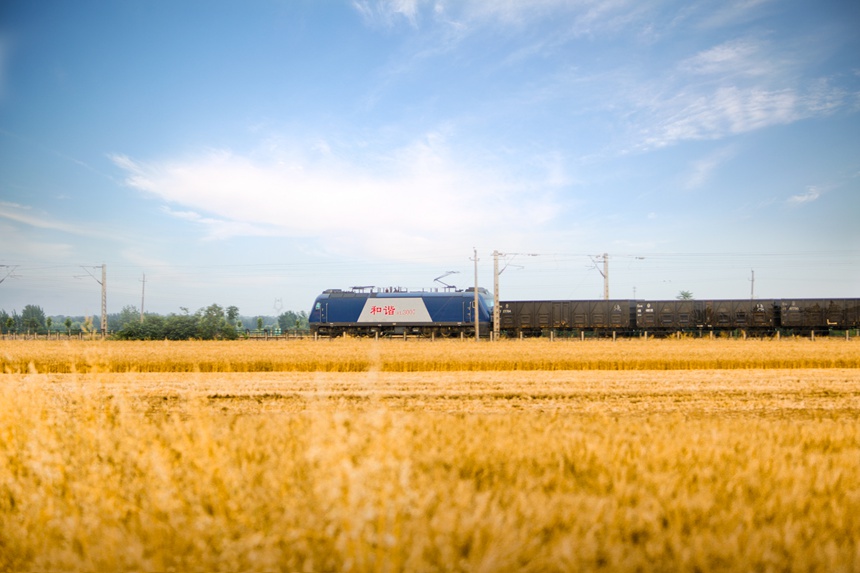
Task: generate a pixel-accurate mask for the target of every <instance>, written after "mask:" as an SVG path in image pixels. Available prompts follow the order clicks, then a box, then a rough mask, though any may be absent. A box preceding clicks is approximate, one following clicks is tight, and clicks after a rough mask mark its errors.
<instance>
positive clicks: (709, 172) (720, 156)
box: [684, 148, 735, 190]
mask: <svg viewBox="0 0 860 573" xmlns="http://www.w3.org/2000/svg"><path fill="white" fill-rule="evenodd" d="M734 155H735V153H734V150H733V149H732V148H723V149H719V150H717V151H716V152H714V153H711V154H709V155H707V156H706V157H703V158H702V159H699V160H697V161H694V162H693V164H692V165H691V169H690V173H689V174H688V175H687V177H686V181H685V183H684V187H685V188H686V189H688V190H692V189H698V188H700V187H702V186H704V185H705V184H706V183H707V182H708V181H709V180H710V179H711V177H712V176H713V174H714V172H715V171H716V170H717V169H718V168H719V167H720V166H721V165H722V164H723V163H725V162H726V161H728V160H729V159H731V158H732V157H734Z"/></svg>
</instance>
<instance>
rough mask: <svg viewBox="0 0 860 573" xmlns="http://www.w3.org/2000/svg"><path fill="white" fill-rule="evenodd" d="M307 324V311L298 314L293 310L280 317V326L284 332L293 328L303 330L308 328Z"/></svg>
mask: <svg viewBox="0 0 860 573" xmlns="http://www.w3.org/2000/svg"><path fill="white" fill-rule="evenodd" d="M307 324H308V314H307V313H306V312H305V311H301V312H299V313H296V312H294V311H292V310H287V311H285V312H283V313H281V314H280V316H278V326H280V327H281V330H282V331H286V330H290V329H293V328H295V329H296V330H301V329H302V328H307Z"/></svg>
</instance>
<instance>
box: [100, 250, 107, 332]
mask: <svg viewBox="0 0 860 573" xmlns="http://www.w3.org/2000/svg"><path fill="white" fill-rule="evenodd" d="M100 322H101V323H102V338H103V339H104V338H107V265H106V264H104V263H102V319H101V321H100Z"/></svg>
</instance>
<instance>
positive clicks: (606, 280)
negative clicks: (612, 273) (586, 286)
mask: <svg viewBox="0 0 860 573" xmlns="http://www.w3.org/2000/svg"><path fill="white" fill-rule="evenodd" d="M600 258H601V256H600V255H597V256H596V257H591V260H592V262H593V263H594V268H595V269H597V272H599V273H600V274H601V275H602V276H603V300H609V254H608V253H603V257H602V258H603V270H602V271H601V270H600V267H598V266H597V261H598V260H599V259H600Z"/></svg>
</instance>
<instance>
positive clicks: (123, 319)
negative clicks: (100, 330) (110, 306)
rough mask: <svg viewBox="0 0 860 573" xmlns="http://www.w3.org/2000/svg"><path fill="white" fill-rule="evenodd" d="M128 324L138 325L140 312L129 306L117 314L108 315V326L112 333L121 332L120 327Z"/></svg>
mask: <svg viewBox="0 0 860 573" xmlns="http://www.w3.org/2000/svg"><path fill="white" fill-rule="evenodd" d="M130 322H137V323H140V310H138V308H137V307H136V306H134V305H131V304H127V305H125V306H124V307H122V310H121V311H120V312H119V314H109V315H108V326H109V327H110V329H111V330H112V331H114V332H116V331H118V330H121V329H122V327H124V326H125V325H126V324H128V323H130Z"/></svg>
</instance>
